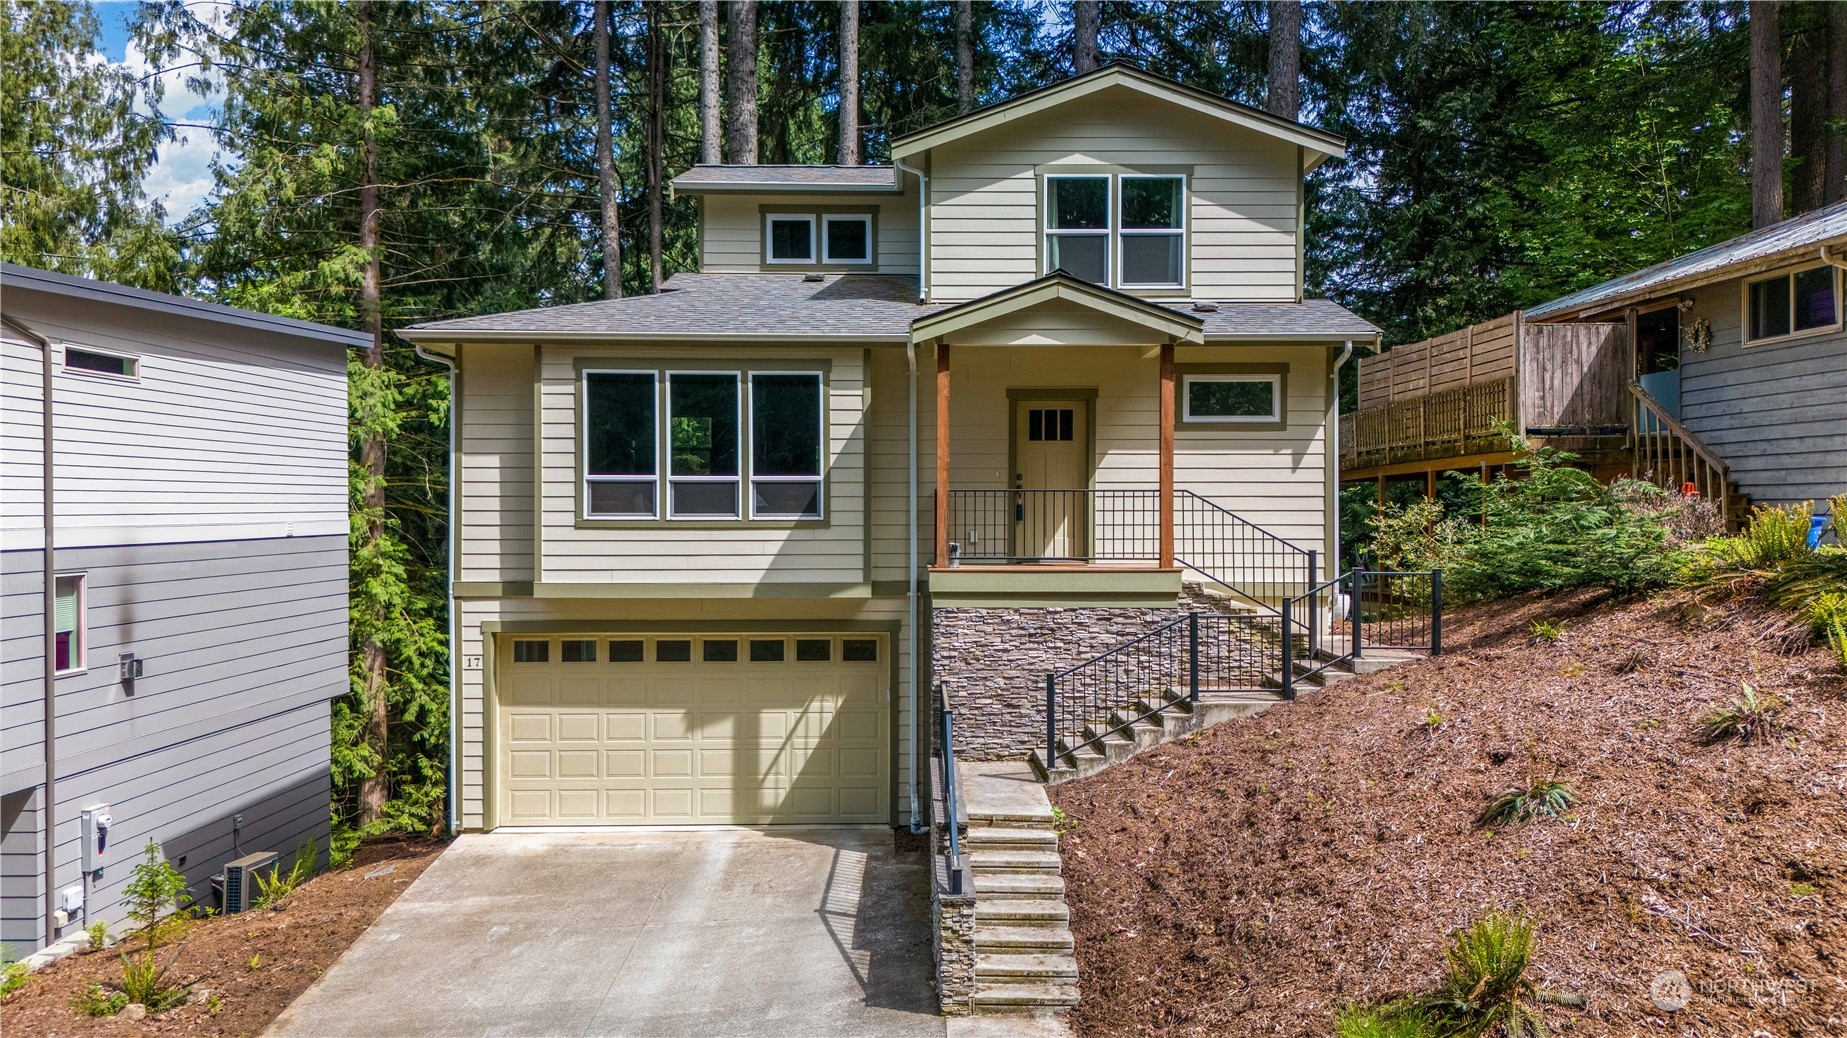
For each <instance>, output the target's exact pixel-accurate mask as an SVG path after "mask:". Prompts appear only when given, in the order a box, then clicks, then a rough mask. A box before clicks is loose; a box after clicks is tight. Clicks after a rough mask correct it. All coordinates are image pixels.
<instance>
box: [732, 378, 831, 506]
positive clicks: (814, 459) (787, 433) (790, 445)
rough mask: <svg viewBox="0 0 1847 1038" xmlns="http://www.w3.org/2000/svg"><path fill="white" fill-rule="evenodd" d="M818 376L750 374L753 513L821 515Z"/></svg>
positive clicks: (821, 438)
mask: <svg viewBox="0 0 1847 1038" xmlns="http://www.w3.org/2000/svg"><path fill="white" fill-rule="evenodd" d="M824 440H825V437H824V435H823V430H822V428H821V376H820V375H818V374H806V373H804V374H786V375H785V374H780V373H778V374H754V375H752V376H751V377H750V473H751V482H750V486H751V506H750V509H751V514H752V515H753V516H757V517H760V518H780V519H815V518H819V517H820V515H821V452H822V444H823V442H824Z"/></svg>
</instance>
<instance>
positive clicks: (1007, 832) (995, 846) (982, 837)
mask: <svg viewBox="0 0 1847 1038" xmlns="http://www.w3.org/2000/svg"><path fill="white" fill-rule="evenodd" d="M962 846H963V847H965V848H967V849H969V850H984V851H985V850H1016V851H1041V850H1045V851H1049V850H1057V849H1058V834H1057V833H1055V832H1053V831H1051V830H1050V829H1011V828H1008V829H1003V828H1000V827H997V826H987V825H983V826H970V827H969V830H968V835H967V836H966V837H964V838H963V840H962Z"/></svg>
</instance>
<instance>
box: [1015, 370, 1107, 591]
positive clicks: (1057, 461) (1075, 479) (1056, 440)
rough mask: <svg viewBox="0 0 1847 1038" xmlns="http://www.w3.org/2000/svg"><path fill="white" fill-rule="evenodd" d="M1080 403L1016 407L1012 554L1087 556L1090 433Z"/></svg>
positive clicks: (1027, 403)
mask: <svg viewBox="0 0 1847 1038" xmlns="http://www.w3.org/2000/svg"><path fill="white" fill-rule="evenodd" d="M1088 419H1089V414H1088V408H1087V407H1086V405H1085V402H1084V401H1082V400H1020V401H1016V402H1015V404H1014V413H1013V423H1014V430H1013V444H1014V447H1013V453H1014V461H1013V464H1014V469H1013V471H1014V477H1013V483H1014V495H1013V497H1014V502H1013V552H1012V554H1013V556H1014V557H1015V558H1016V559H1021V560H1032V561H1060V560H1071V559H1083V558H1087V557H1088V556H1089V540H1090V538H1089V533H1090V531H1089V526H1090V508H1089V498H1090V494H1089V486H1090V448H1089V442H1090V434H1089V430H1088V429H1087V424H1088Z"/></svg>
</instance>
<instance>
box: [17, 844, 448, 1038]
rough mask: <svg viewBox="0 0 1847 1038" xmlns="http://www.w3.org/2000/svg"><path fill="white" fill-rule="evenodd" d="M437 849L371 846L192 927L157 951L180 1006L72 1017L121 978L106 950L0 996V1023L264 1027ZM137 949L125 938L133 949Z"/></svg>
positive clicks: (102, 1031)
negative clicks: (278, 895) (346, 864)
mask: <svg viewBox="0 0 1847 1038" xmlns="http://www.w3.org/2000/svg"><path fill="white" fill-rule="evenodd" d="M443 846H444V845H443V844H440V843H437V842H435V841H431V840H413V841H388V842H380V843H373V844H368V845H366V846H364V847H361V848H360V849H359V851H358V852H357V853H356V854H355V855H354V859H353V860H354V864H353V866H352V867H350V868H346V869H342V870H341V871H338V872H330V873H327V874H324V875H321V876H317V877H315V878H314V879H312V880H309V881H308V882H307V883H304V884H302V886H301V888H300V889H298V890H296V891H295V893H293V894H291V895H289V897H288V899H287V900H286V901H285V902H284V903H283V906H282V907H281V908H280V909H263V910H258V911H254V912H245V913H242V914H239V915H231V916H217V917H214V918H211V919H205V920H201V921H200V922H198V923H196V924H194V925H192V926H191V927H190V928H188V930H187V931H186V934H185V936H184V937H183V938H182V939H180V940H179V941H177V942H175V943H172V944H167V945H163V946H162V949H161V951H160V953H159V954H160V956H161V959H162V961H165V960H166V959H167V957H168V956H169V955H173V956H175V958H174V961H173V965H172V967H171V968H170V969H169V971H168V978H169V979H170V980H171V981H173V982H175V983H180V984H191V985H193V989H192V991H193V996H194V1000H193V1001H192V1002H190V1003H188V1004H186V1005H183V1006H179V1007H177V1008H175V1009H170V1010H168V1011H167V1012H164V1013H160V1014H157V1015H154V1016H149V1017H146V1018H145V1019H142V1020H140V1021H131V1020H128V1019H126V1018H123V1017H119V1016H117V1017H86V1016H80V1015H78V1014H77V1013H76V1012H75V1011H74V1010H72V1009H71V1006H70V1002H71V996H73V995H75V994H77V993H78V992H80V991H84V990H87V989H88V988H89V987H90V985H92V984H98V983H101V984H103V985H105V986H107V985H116V984H120V983H121V981H122V960H121V958H120V956H119V954H118V953H117V950H116V949H114V948H111V949H108V950H106V951H102V952H89V953H83V954H78V955H72V956H68V957H66V958H64V959H60V960H59V961H57V962H55V963H53V964H52V965H50V966H47V967H45V968H44V969H42V970H40V971H38V972H37V973H35V974H33V975H32V979H31V980H29V981H27V982H26V985H25V986H24V987H22V988H20V989H19V990H18V991H15V992H14V993H13V994H11V995H8V996H7V998H6V1000H5V1001H4V1002H0V1029H4V1031H5V1033H6V1034H7V1035H9V1036H12V1035H43V1036H46V1038H62V1036H67V1035H77V1036H93V1035H143V1034H172V1035H201V1036H219V1035H224V1036H230V1035H255V1034H261V1033H262V1032H263V1030H264V1028H266V1027H268V1026H269V1024H270V1021H272V1020H274V1019H275V1018H276V1017H277V1016H278V1015H279V1014H281V1012H282V1011H283V1010H284V1009H286V1008H288V1005H289V1003H291V1002H293V1001H295V999H296V997H297V996H299V995H300V994H301V993H302V992H303V991H306V990H307V989H308V986H309V985H311V984H313V983H314V981H315V980H316V979H318V978H319V977H320V975H321V974H322V973H323V972H325V971H326V969H327V967H328V966H331V965H333V961H334V960H335V959H337V958H339V957H340V953H341V952H344V951H345V950H346V949H347V947H348V946H349V945H351V944H352V943H353V942H354V941H355V940H357V939H358V938H359V935H360V934H361V933H363V932H365V929H366V927H368V926H371V925H372V922H373V920H375V919H377V918H378V917H379V915H380V913H382V912H384V910H385V909H386V908H387V907H389V906H390V905H391V903H392V902H393V901H396V900H397V899H398V895H399V894H402V893H403V892H404V889H405V888H406V887H408V886H410V883H411V881H412V880H414V879H416V878H417V877H418V876H419V875H421V874H422V873H423V870H424V869H425V868H427V867H428V866H429V864H430V863H431V862H433V861H435V860H436V856H437V855H438V854H440V853H441V852H442V849H443ZM387 869H388V870H389V871H386V870H387ZM368 875H370V877H371V878H367V877H368ZM134 947H135V946H134V944H133V943H131V944H130V945H129V950H130V951H133V950H134ZM208 992H209V993H211V994H213V995H216V996H217V997H218V999H219V1003H218V1008H217V1009H216V1010H214V1009H212V1008H211V1006H210V1005H208V1004H207V1002H206V998H205V995H206V993H208Z"/></svg>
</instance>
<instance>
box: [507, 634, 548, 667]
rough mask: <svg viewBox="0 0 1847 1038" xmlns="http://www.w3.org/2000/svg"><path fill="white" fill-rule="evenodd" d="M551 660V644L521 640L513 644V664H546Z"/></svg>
mask: <svg viewBox="0 0 1847 1038" xmlns="http://www.w3.org/2000/svg"><path fill="white" fill-rule="evenodd" d="M551 658H552V643H551V642H547V641H529V640H525V639H521V640H519V641H516V642H514V643H513V662H515V663H547V662H549V661H550V660H551Z"/></svg>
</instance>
